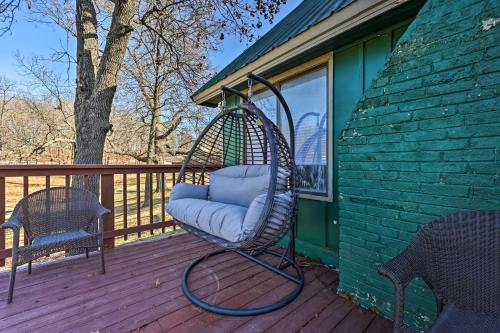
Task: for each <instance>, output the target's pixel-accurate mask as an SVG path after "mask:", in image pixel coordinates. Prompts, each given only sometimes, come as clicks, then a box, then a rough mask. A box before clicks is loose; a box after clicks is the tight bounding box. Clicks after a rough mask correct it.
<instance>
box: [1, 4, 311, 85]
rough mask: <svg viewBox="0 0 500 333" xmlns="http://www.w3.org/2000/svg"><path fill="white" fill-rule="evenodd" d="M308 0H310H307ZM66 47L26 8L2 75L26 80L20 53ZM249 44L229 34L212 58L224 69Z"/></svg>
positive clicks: (68, 41)
mask: <svg viewBox="0 0 500 333" xmlns="http://www.w3.org/2000/svg"><path fill="white" fill-rule="evenodd" d="M306 1H307V0H306ZM300 2H301V0H288V1H287V3H286V5H284V6H282V7H281V10H280V12H279V13H278V15H277V16H276V19H275V20H274V22H273V25H270V24H269V23H268V22H265V23H264V25H263V27H262V28H261V29H259V31H258V35H260V36H262V35H263V34H264V33H265V32H267V31H268V30H269V29H270V28H272V26H274V25H275V24H276V23H277V22H279V21H280V20H281V19H282V18H283V17H285V16H286V15H287V14H288V13H290V12H291V11H292V10H293V9H294V8H295V7H297V5H298V4H299V3H300ZM61 46H63V47H64V48H66V49H69V50H71V51H74V50H75V48H76V43H75V41H74V40H73V39H72V38H71V37H67V35H66V33H65V32H64V31H63V30H62V29H60V28H59V27H57V26H55V25H50V24H43V23H32V22H29V21H28V20H27V18H26V17H25V14H23V13H22V12H20V13H18V15H17V16H16V22H15V23H14V24H13V26H12V31H11V32H10V33H7V34H5V35H3V36H1V37H0V76H6V77H7V78H9V79H11V80H16V81H22V80H23V74H22V72H21V71H20V69H19V67H18V66H17V60H16V56H15V55H16V54H17V53H18V54H20V55H21V56H22V57H25V58H31V57H33V56H37V57H41V58H47V57H48V56H49V55H50V54H52V53H54V51H56V50H60V49H62V47H61ZM248 46H249V45H247V44H246V43H245V42H243V43H240V41H239V38H238V36H226V39H225V40H224V41H222V46H221V50H220V51H219V52H216V53H212V54H210V56H209V59H210V61H211V63H212V65H213V66H214V67H215V68H216V69H218V70H220V69H222V68H224V67H225V66H226V65H227V64H229V63H230V62H231V61H232V60H233V59H234V58H236V57H237V56H238V55H239V54H240V53H241V52H243V51H244V50H245V49H246V48H247V47H248ZM51 67H52V68H53V69H55V70H56V71H58V72H60V73H61V75H65V74H66V73H67V70H68V68H67V65H66V64H65V63H63V62H60V63H57V62H53V63H52V64H51Z"/></svg>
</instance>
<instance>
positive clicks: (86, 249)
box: [85, 247, 89, 259]
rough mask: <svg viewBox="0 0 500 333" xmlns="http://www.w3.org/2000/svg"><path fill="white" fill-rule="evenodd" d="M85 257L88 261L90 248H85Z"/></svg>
mask: <svg viewBox="0 0 500 333" xmlns="http://www.w3.org/2000/svg"><path fill="white" fill-rule="evenodd" d="M85 257H86V258H87V259H88V258H89V248H88V247H86V248H85Z"/></svg>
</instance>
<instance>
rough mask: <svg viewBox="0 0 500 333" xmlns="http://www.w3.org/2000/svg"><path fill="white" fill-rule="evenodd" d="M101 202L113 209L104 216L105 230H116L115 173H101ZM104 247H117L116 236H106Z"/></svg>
mask: <svg viewBox="0 0 500 333" xmlns="http://www.w3.org/2000/svg"><path fill="white" fill-rule="evenodd" d="M101 204H102V205H103V206H104V207H106V208H107V209H109V210H110V211H111V213H110V214H107V215H105V216H104V232H107V231H113V230H115V178H114V174H103V175H101ZM104 247H106V248H112V247H115V238H114V237H111V238H105V239H104Z"/></svg>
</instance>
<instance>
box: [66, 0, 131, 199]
mask: <svg viewBox="0 0 500 333" xmlns="http://www.w3.org/2000/svg"><path fill="white" fill-rule="evenodd" d="M76 6H77V11H76V26H77V69H76V86H77V88H76V96H75V128H76V145H75V160H74V163H75V164H102V161H103V155H104V144H105V140H106V135H107V133H108V132H109V130H110V129H111V123H110V121H109V116H110V114H111V106H112V104H113V99H114V96H115V92H116V87H117V85H118V74H119V70H120V67H121V65H122V64H123V59H124V56H125V51H126V47H127V44H128V41H129V38H130V34H131V32H132V30H133V27H132V19H133V17H134V13H135V9H136V6H137V0H121V1H120V0H116V1H115V6H114V10H113V15H112V19H111V26H110V29H109V32H108V35H107V37H106V45H105V47H104V52H103V54H102V56H101V59H100V60H99V43H98V37H97V15H96V11H95V7H94V4H93V1H92V0H77V1H76ZM82 183H83V182H82V179H81V177H78V178H76V179H74V185H76V186H80V187H81V186H82ZM89 186H90V190H92V191H93V192H94V193H96V194H98V193H99V179H98V177H90V179H89Z"/></svg>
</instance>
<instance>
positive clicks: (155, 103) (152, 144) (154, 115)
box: [143, 36, 162, 207]
mask: <svg viewBox="0 0 500 333" xmlns="http://www.w3.org/2000/svg"><path fill="white" fill-rule="evenodd" d="M161 75H162V73H161V61H160V38H159V37H158V36H157V37H156V40H155V82H154V88H153V95H152V101H151V102H152V103H151V104H150V105H151V123H150V125H149V138H148V151H147V154H146V163H147V164H157V163H158V159H157V153H158V140H157V137H158V136H159V134H160V130H161V128H160V117H161V109H160V105H161V93H162V89H161V88H162V87H161V85H162V83H161V78H160V76H161ZM152 176H153V174H148V175H146V186H145V193H144V202H143V207H148V206H149V205H151V204H152V201H153V198H151V192H152V191H151V184H152V183H153V182H152V181H151V180H150V178H151V177H152ZM156 178H157V180H158V177H156Z"/></svg>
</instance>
